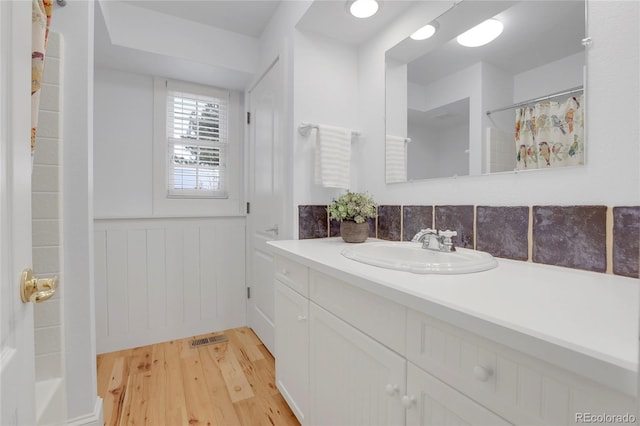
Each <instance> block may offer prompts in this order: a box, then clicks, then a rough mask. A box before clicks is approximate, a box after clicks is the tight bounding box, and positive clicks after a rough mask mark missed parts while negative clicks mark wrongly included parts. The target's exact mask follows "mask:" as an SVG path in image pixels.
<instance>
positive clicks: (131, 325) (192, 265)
mask: <svg viewBox="0 0 640 426" xmlns="http://www.w3.org/2000/svg"><path fill="white" fill-rule="evenodd" d="M94 229H95V240H94V244H95V283H96V346H97V352H98V353H106V352H113V351H117V350H121V349H128V348H132V347H137V346H143V345H149V344H153V343H158V342H162V341H166V340H172V339H178V338H184V337H189V336H193V335H197V334H203V333H207V332H212V331H217V330H223V329H227V328H234V327H240V326H244V325H245V324H246V314H245V312H246V289H245V220H244V218H203V219H182V218H177V219H98V220H96V221H95V227H94Z"/></svg>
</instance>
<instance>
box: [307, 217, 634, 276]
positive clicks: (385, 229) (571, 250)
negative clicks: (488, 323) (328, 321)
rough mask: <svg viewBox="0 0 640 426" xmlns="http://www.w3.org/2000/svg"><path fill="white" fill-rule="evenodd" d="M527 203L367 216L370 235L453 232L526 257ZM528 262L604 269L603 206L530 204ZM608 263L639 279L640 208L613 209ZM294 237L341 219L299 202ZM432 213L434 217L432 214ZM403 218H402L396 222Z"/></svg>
mask: <svg viewBox="0 0 640 426" xmlns="http://www.w3.org/2000/svg"><path fill="white" fill-rule="evenodd" d="M529 210H530V208H529V207H526V206H500V207H495V206H478V207H477V208H476V214H475V221H474V207H473V206H435V207H434V206H397V205H382V206H379V208H378V214H379V217H378V218H377V220H376V219H369V235H370V236H371V237H376V236H377V238H381V239H386V240H393V241H399V240H400V239H402V240H404V241H409V240H411V238H412V237H413V236H414V235H415V234H416V233H417V232H418V231H419V230H420V229H423V228H430V227H432V226H433V225H432V223H433V221H434V219H435V228H436V229H451V230H455V231H457V232H458V237H457V241H456V246H458V247H467V248H473V247H474V224H475V238H476V248H477V249H478V250H482V251H487V252H489V253H491V254H493V255H494V256H496V257H502V258H508V259H515V260H527V259H528V252H529V220H530V219H529ZM532 210H533V212H532V213H533V214H532V216H533V218H532V224H531V226H532V228H533V235H532V241H531V245H532V253H531V257H532V260H533V261H534V262H536V263H545V264H549V265H557V266H564V267H569V268H576V269H585V270H589V271H596V272H605V271H607V266H608V265H607V207H606V206H534V207H533V208H532ZM612 212H613V235H612V237H613V238H612V239H613V247H612V257H613V264H612V265H609V272H613V273H614V274H616V275H624V276H628V277H634V278H638V277H639V274H640V272H639V270H640V267H639V263H640V262H639V258H640V207H639V206H632V207H613V208H612ZM298 214H299V234H298V238H300V239H306V238H324V237H327V236H332V237H337V236H339V235H340V223H339V222H337V221H333V220H332V221H329V220H328V213H327V206H319V205H305V206H298ZM434 216H435V217H434ZM401 218H402V220H401Z"/></svg>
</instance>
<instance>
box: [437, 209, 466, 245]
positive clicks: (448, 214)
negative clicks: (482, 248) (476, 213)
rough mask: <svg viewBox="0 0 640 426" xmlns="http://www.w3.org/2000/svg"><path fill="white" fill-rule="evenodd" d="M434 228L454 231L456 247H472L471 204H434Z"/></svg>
mask: <svg viewBox="0 0 640 426" xmlns="http://www.w3.org/2000/svg"><path fill="white" fill-rule="evenodd" d="M435 210H436V221H435V225H436V229H439V230H447V229H450V230H452V231H456V232H457V233H458V236H456V237H455V238H454V243H455V245H456V247H464V248H470V249H472V248H473V206H436V208H435Z"/></svg>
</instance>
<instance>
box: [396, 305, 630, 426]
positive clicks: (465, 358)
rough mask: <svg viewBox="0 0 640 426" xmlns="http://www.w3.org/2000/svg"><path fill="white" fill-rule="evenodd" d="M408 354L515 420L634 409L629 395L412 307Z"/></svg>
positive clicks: (544, 421)
mask: <svg viewBox="0 0 640 426" xmlns="http://www.w3.org/2000/svg"><path fill="white" fill-rule="evenodd" d="M407 358H408V360H409V361H410V365H411V364H415V365H417V366H419V367H420V368H421V369H423V370H424V371H426V372H428V373H429V374H430V375H433V376H435V377H437V378H439V379H440V380H442V381H443V382H446V383H448V384H449V385H450V386H452V387H454V388H456V389H457V390H458V391H459V392H461V393H464V394H465V395H467V396H468V397H469V398H471V399H473V400H475V401H477V402H478V403H479V404H482V405H483V406H485V407H488V408H489V409H490V410H491V411H493V412H495V413H497V414H498V415H500V416H502V417H504V418H506V419H508V420H509V421H510V422H512V423H514V424H523V425H569V424H576V423H584V422H580V421H577V417H576V416H577V415H579V414H580V413H600V414H602V413H609V414H626V413H629V414H633V413H635V403H634V400H633V398H631V397H628V396H626V395H623V394H621V393H618V392H616V391H613V390H610V389H607V388H605V387H603V386H601V385H598V384H596V383H594V382H592V381H590V380H587V379H585V378H582V377H580V376H577V375H575V374H572V373H570V372H568V371H566V370H564V369H560V368H557V367H555V366H554V365H551V364H549V363H546V362H543V361H541V360H539V359H536V358H533V357H530V356H528V355H526V354H524V353H522V352H518V351H514V350H512V349H510V348H508V347H506V346H504V345H500V344H498V343H496V342H493V341H490V340H487V339H484V338H481V337H479V336H477V335H474V334H472V333H469V332H467V331H465V330H462V329H460V328H457V327H454V326H451V325H450V324H448V323H445V322H443V321H439V320H437V319H435V318H433V317H431V316H429V315H425V314H424V313H421V312H416V311H414V310H411V309H410V310H409V311H408V312H407ZM409 395H411V391H409ZM474 424H475V423H474Z"/></svg>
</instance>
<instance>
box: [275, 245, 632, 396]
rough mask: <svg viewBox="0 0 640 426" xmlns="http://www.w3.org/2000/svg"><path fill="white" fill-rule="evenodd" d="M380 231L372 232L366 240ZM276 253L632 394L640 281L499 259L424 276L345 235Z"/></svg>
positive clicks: (280, 247)
mask: <svg viewBox="0 0 640 426" xmlns="http://www.w3.org/2000/svg"><path fill="white" fill-rule="evenodd" d="M374 241H376V242H379V241H380V240H375V239H369V240H367V242H365V243H364V244H367V243H368V242H374ZM268 244H269V245H270V246H271V247H272V250H273V252H274V253H275V254H278V255H281V256H284V257H287V258H289V259H291V260H294V261H297V262H299V263H302V264H304V265H306V266H309V267H311V268H313V269H316V270H319V271H320V272H323V273H325V274H328V275H331V276H333V277H335V278H338V279H341V280H343V281H347V282H349V283H351V284H353V285H355V286H357V287H359V288H363V289H365V290H369V291H371V292H373V293H375V294H378V295H380V296H384V297H387V298H389V299H390V300H393V301H395V302H397V303H400V304H403V305H405V306H408V307H410V308H412V309H416V310H418V311H421V312H424V313H426V314H428V315H431V316H433V317H435V318H437V319H440V320H442V321H446V322H449V323H451V324H452V325H455V326H458V327H461V328H463V329H466V330H468V331H470V332H473V333H476V334H479V335H480V336H483V337H485V338H488V339H491V340H494V341H496V342H498V343H501V344H503V345H506V346H509V347H511V348H513V349H515V350H518V351H521V352H524V353H526V354H528V355H531V356H535V357H537V358H540V359H542V360H544V361H547V362H550V363H552V364H554V365H557V366H559V367H562V368H565V369H568V370H570V371H573V372H574V373H577V374H580V375H582V376H585V377H588V378H590V379H592V380H594V381H597V382H600V383H603V384H606V385H608V386H611V387H613V388H615V389H618V390H620V391H622V392H625V393H627V394H630V395H636V393H637V392H636V389H637V370H638V336H639V334H638V328H639V327H638V322H639V317H638V312H639V304H640V292H639V288H640V280H637V279H633V278H627V277H621V276H616V275H609V274H601V273H596V272H588V271H581V270H577V269H569V268H562V267H556V266H549V265H541V264H535V263H529V262H522V261H514V260H506V259H497V260H498V263H499V264H498V267H497V268H495V269H492V270H489V271H484V272H478V273H473V274H460V275H429V274H426V275H420V274H413V273H410V272H402V271H394V270H389V269H383V268H379V267H375V266H370V265H366V264H363V263H359V262H356V261H353V260H350V259H347V258H346V257H344V256H342V255H341V254H340V252H341V251H342V250H343V249H344V248H346V247H352V246H353V245H352V244H348V243H345V242H343V241H342V239H341V238H323V239H312V240H288V241H271V242H269V243H268Z"/></svg>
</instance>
